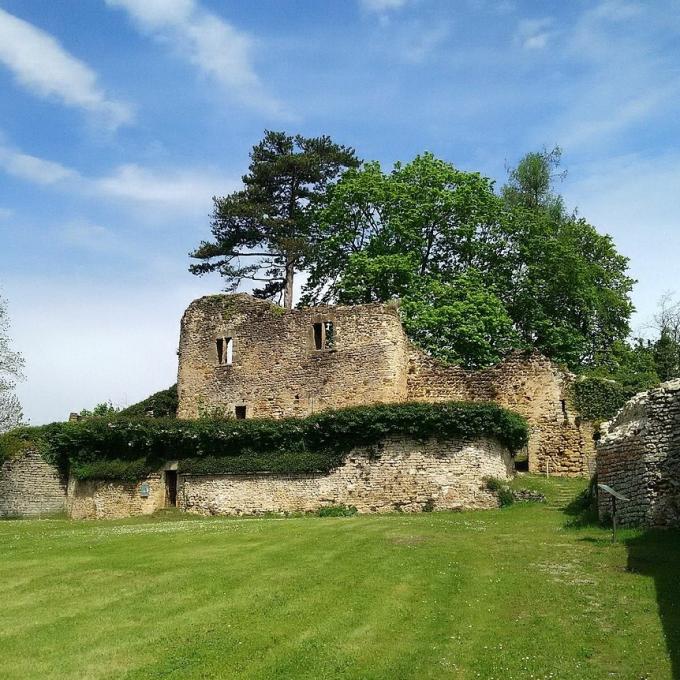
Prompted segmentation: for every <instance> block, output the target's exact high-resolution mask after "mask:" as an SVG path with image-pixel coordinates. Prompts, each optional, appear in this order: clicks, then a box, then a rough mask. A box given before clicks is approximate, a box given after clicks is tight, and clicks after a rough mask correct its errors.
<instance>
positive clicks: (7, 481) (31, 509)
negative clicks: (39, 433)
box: [0, 451, 66, 517]
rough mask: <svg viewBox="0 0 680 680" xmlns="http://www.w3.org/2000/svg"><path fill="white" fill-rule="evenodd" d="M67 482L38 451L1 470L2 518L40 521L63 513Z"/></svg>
mask: <svg viewBox="0 0 680 680" xmlns="http://www.w3.org/2000/svg"><path fill="white" fill-rule="evenodd" d="M65 506H66V480H64V479H62V477H61V475H60V474H59V471H58V470H57V468H55V467H54V466H53V465H49V464H48V463H46V462H45V461H44V460H43V458H42V456H41V455H40V454H39V453H38V452H37V451H27V452H26V453H25V454H23V455H22V456H19V457H17V458H14V459H11V460H6V461H5V462H4V463H3V464H2V466H1V467H0V517H39V516H41V515H50V514H54V513H58V512H63V511H64V509H65Z"/></svg>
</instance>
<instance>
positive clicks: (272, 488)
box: [178, 439, 513, 515]
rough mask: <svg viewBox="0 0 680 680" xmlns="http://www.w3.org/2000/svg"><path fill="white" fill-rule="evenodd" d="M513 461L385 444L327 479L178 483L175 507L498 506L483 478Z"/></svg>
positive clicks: (498, 451) (499, 451)
mask: <svg viewBox="0 0 680 680" xmlns="http://www.w3.org/2000/svg"><path fill="white" fill-rule="evenodd" d="M512 470H513V466H512V460H511V458H510V455H509V454H508V452H507V450H505V449H504V448H503V447H502V446H501V445H500V444H498V443H496V442H495V441H491V440H481V441H476V442H459V441H448V442H440V441H437V440H435V439H430V440H427V441H424V442H420V441H414V440H409V439H390V440H386V441H384V442H383V443H382V445H381V446H380V447H379V448H378V450H377V451H376V450H375V449H355V450H354V451H352V453H351V454H350V455H349V456H348V457H347V459H346V461H345V464H344V465H342V466H341V467H339V468H337V469H336V470H333V471H332V472H331V473H330V474H327V475H304V476H281V475H261V474H260V475H240V476H236V475H220V476H210V477H204V476H183V477H182V479H181V487H180V491H179V497H178V504H179V506H180V507H181V508H182V509H184V510H187V511H189V512H196V513H200V514H204V515H207V514H210V515H240V514H247V515H252V514H259V513H263V512H307V511H313V510H318V509H319V508H322V507H324V506H327V505H348V506H349V505H352V506H354V507H356V508H357V509H358V511H359V512H394V511H395V510H403V511H405V512H418V511H421V510H424V509H432V510H456V509H472V508H492V507H497V506H498V499H497V498H496V496H495V494H493V493H491V492H489V491H488V490H487V489H486V485H485V483H484V478H485V477H499V478H502V479H508V478H509V477H510V476H511V475H512Z"/></svg>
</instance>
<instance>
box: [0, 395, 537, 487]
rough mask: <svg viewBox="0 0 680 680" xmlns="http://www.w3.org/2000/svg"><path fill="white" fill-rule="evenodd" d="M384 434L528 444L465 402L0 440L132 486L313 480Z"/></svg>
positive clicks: (105, 425) (103, 425) (79, 427)
mask: <svg viewBox="0 0 680 680" xmlns="http://www.w3.org/2000/svg"><path fill="white" fill-rule="evenodd" d="M387 435H398V436H407V437H413V438H416V439H426V438H428V437H437V438H440V439H450V438H458V439H464V440H470V439H478V438H480V437H494V438H496V439H498V440H499V441H500V442H501V443H503V444H505V445H506V446H507V447H508V448H509V449H510V450H512V451H515V450H517V449H520V448H521V447H523V446H524V445H525V444H526V442H527V438H528V429H527V424H526V422H525V420H524V419H523V418H521V417H520V416H518V415H517V414H515V413H512V412H510V411H506V410H505V409H503V408H501V407H500V406H498V405H496V404H487V403H464V402H445V403H441V404H427V403H406V404H380V405H376V406H363V407H352V408H347V409H341V410H337V411H324V412H321V413H317V414H315V415H313V416H309V417H307V418H286V419H282V420H272V419H251V420H234V419H231V420H224V419H216V420H213V419H204V418H201V419H198V420H178V419H175V418H158V419H156V418H154V419H152V418H129V417H124V416H122V415H117V416H116V417H113V418H89V419H87V420H82V421H78V422H68V423H53V424H51V425H46V426H42V427H37V428H21V429H20V430H14V431H13V432H12V433H9V434H6V435H2V436H0V456H2V455H3V452H5V451H7V450H14V449H15V448H16V438H17V437H19V439H21V440H22V441H24V442H27V445H28V444H30V445H32V446H34V447H35V448H37V449H38V450H39V451H40V452H41V453H42V455H43V457H44V458H45V459H46V460H47V461H48V462H51V463H54V464H56V465H59V466H60V467H62V468H63V469H64V470H66V469H68V468H69V467H70V469H71V470H72V471H73V474H74V475H75V476H77V477H78V478H80V479H87V478H96V477H102V476H103V478H120V479H131V478H133V476H134V475H135V474H140V475H142V474H143V473H144V471H147V470H154V469H158V468H159V467H161V466H162V465H163V464H164V463H166V462H167V461H169V460H178V461H180V469H181V470H182V471H183V472H186V473H192V474H205V475H211V474H221V473H232V474H246V473H251V472H275V473H283V474H285V473H317V472H329V471H330V470H332V469H333V468H335V467H338V466H339V465H341V464H342V461H343V460H344V457H345V455H346V454H347V453H348V452H349V451H350V450H351V449H352V448H353V447H355V446H365V447H371V446H375V445H376V444H378V443H379V442H380V441H381V440H382V439H384V438H385V436H387ZM375 455H379V454H375Z"/></svg>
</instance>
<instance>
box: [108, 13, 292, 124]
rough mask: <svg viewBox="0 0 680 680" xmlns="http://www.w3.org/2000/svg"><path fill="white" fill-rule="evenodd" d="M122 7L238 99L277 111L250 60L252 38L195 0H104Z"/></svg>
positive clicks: (140, 25)
mask: <svg viewBox="0 0 680 680" xmlns="http://www.w3.org/2000/svg"><path fill="white" fill-rule="evenodd" d="M106 3H107V5H109V6H110V7H114V8H122V9H124V10H126V11H127V12H128V14H129V15H130V16H131V17H132V19H133V21H134V23H135V25H136V26H137V27H138V28H139V29H140V30H141V31H142V32H144V33H146V34H149V35H151V36H153V37H154V38H156V39H157V40H158V41H159V42H160V43H162V44H163V45H166V46H168V47H170V48H171V49H173V50H174V51H176V52H177V53H178V54H179V55H180V56H182V57H183V58H185V59H186V60H188V61H189V62H190V63H191V64H193V65H194V66H196V67H197V68H198V69H199V70H200V71H201V72H202V73H203V74H204V75H206V76H208V77H209V78H211V79H213V80H214V81H215V82H217V83H219V84H220V85H221V86H222V87H223V88H224V89H225V91H227V92H229V93H230V94H232V95H233V96H235V97H236V98H237V99H238V100H239V101H241V102H243V103H245V104H247V105H249V106H252V107H254V108H256V109H259V110H261V111H264V112H265V113H268V114H275V115H281V114H283V109H282V106H281V104H280V103H279V102H278V101H277V100H276V99H275V98H273V97H272V96H270V95H269V94H267V92H265V88H264V86H263V84H262V81H261V80H260V77H259V76H258V75H257V73H256V71H255V67H254V64H253V52H254V50H255V47H256V45H255V41H254V40H253V38H252V37H251V36H250V35H249V34H247V33H245V32H243V31H239V30H237V29H236V28H234V26H232V25H231V24H229V23H227V22H226V21H224V20H223V19H221V18H220V17H218V16H217V15H216V14H213V13H212V12H209V11H207V10H205V9H203V8H202V7H201V6H200V5H199V4H198V3H197V2H196V1H195V0H106Z"/></svg>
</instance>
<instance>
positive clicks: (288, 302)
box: [283, 258, 295, 309]
mask: <svg viewBox="0 0 680 680" xmlns="http://www.w3.org/2000/svg"><path fill="white" fill-rule="evenodd" d="M294 274H295V264H294V263H293V261H292V260H290V259H289V258H286V286H285V288H284V289H283V306H284V307H285V308H286V309H293V276H294Z"/></svg>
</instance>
